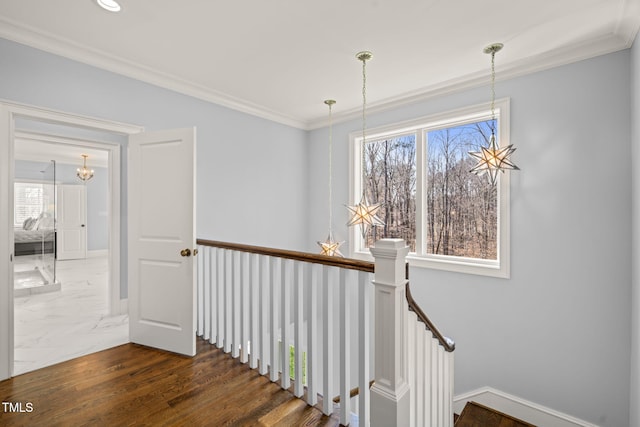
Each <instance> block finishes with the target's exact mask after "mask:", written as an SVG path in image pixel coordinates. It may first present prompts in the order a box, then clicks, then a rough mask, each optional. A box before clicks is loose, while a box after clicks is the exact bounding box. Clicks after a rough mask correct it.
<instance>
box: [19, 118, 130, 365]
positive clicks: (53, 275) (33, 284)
mask: <svg viewBox="0 0 640 427" xmlns="http://www.w3.org/2000/svg"><path fill="white" fill-rule="evenodd" d="M20 125H22V126H24V124H23V123H21V124H20ZM56 131H58V132H59V131H60V130H56ZM88 142H89V141H86V140H79V139H72V138H64V137H62V136H54V135H50V134H42V133H33V132H28V131H25V130H22V129H21V130H17V131H16V138H15V141H14V177H15V184H14V212H15V214H14V216H17V217H18V218H16V219H14V226H15V225H16V224H18V223H20V224H23V222H24V224H25V225H26V226H27V227H26V228H31V229H32V230H24V228H25V227H17V226H16V228H15V229H14V240H15V243H14V247H15V254H14V255H15V256H14V325H15V326H14V343H15V345H14V374H15V375H18V374H22V373H25V372H29V371H32V370H35V369H39V368H42V367H45V366H50V365H52V364H56V363H59V362H62V361H65V360H68V359H71V358H74V357H77V356H81V355H85V354H89V353H93V352H95V351H100V350H103V349H106V348H110V347H113V346H115V345H120V344H123V343H126V342H128V334H127V316H126V315H114V316H110V315H109V314H110V312H109V294H110V292H109V286H110V284H111V283H112V282H111V281H110V280H109V239H108V229H109V223H110V218H109V209H108V206H109V204H110V201H109V200H108V199H109V194H110V192H109V179H108V177H109V167H108V166H109V165H108V155H109V152H108V150H104V149H101V148H96V147H97V146H99V143H96V142H95V141H94V142H93V144H91V145H87V143H88ZM82 156H87V157H86V158H84V160H83V157H82ZM44 159H53V160H50V161H48V162H47V161H44ZM87 161H88V164H87V163H86V162H87ZM83 162H84V163H85V164H86V165H87V166H88V168H87V170H89V171H93V172H94V174H93V176H91V177H90V178H89V177H88V176H89V174H87V175H86V176H84V175H83V177H84V178H85V179H81V178H80V177H79V176H78V172H77V171H78V169H82V168H83V167H84V166H83ZM79 166H80V167H79ZM51 169H53V171H55V172H52V171H51ZM42 175H44V178H45V179H43V180H38V179H37V178H38V177H39V176H42ZM41 187H44V189H45V190H46V191H39V190H41ZM21 192H23V193H25V194H24V197H22V196H21ZM30 199H33V200H30ZM41 199H44V200H42V201H41ZM40 204H42V205H44V206H45V209H41V208H40ZM18 214H20V215H18ZM23 217H24V218H23ZM44 219H50V221H49V222H46V221H44ZM30 220H31V221H33V222H35V223H36V224H35V225H33V224H30ZM44 232H46V233H47V234H46V236H47V237H48V238H47V239H44V242H45V243H43V244H42V245H40V244H39V242H38V244H36V245H34V246H33V248H32V247H29V246H25V245H28V242H25V243H22V242H21V241H24V240H27V239H26V238H27V237H29V235H30V234H34V233H35V237H37V238H38V239H39V238H40V234H43V233H44ZM41 247H42V248H41ZM32 249H34V250H33V251H32ZM35 249H37V253H32V252H35ZM41 249H42V253H40V251H41ZM42 273H46V275H43V276H42V278H41V279H40V280H38V279H39V277H38V275H39V274H42ZM52 279H53V280H52Z"/></svg>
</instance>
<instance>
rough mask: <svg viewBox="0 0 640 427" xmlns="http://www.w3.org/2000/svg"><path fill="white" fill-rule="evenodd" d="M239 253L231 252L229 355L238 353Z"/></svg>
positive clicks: (235, 355) (232, 355) (237, 354)
mask: <svg viewBox="0 0 640 427" xmlns="http://www.w3.org/2000/svg"><path fill="white" fill-rule="evenodd" d="M238 256H239V253H238V252H237V251H232V252H231V272H232V273H231V306H230V307H231V316H230V317H231V357H233V358H236V357H238V356H239V355H240V268H239V267H240V265H239V264H240V262H239V261H238Z"/></svg>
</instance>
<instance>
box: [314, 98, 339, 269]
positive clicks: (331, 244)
mask: <svg viewBox="0 0 640 427" xmlns="http://www.w3.org/2000/svg"><path fill="white" fill-rule="evenodd" d="M324 103H325V104H327V105H328V106H329V235H328V236H327V239H326V240H325V241H324V242H318V245H320V254H321V255H327V256H337V257H342V256H343V255H342V253H340V246H341V245H342V244H343V243H344V242H337V241H335V240H334V239H333V231H332V226H333V207H332V204H331V202H332V200H331V199H332V182H331V181H332V180H331V178H332V176H331V175H332V174H333V168H332V165H331V159H332V157H333V154H332V146H333V135H332V133H333V124H332V115H331V107H332V106H333V105H334V104H335V103H336V101H334V100H333V99H327V100H326V101H324Z"/></svg>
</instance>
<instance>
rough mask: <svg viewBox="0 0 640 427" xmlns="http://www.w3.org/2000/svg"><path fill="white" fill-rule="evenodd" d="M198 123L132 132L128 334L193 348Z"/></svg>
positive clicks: (166, 346)
mask: <svg viewBox="0 0 640 427" xmlns="http://www.w3.org/2000/svg"><path fill="white" fill-rule="evenodd" d="M194 156H195V129H177V130H168V131H159V132H145V133H141V134H136V135H131V136H130V137H129V177H128V179H129V186H128V187H129V208H128V209H129V221H128V225H129V233H128V234H129V336H130V339H131V341H132V342H135V343H138V344H143V345H146V346H150V347H156V348H160V349H163V350H169V351H173V352H176V353H181V354H185V355H189V356H193V355H195V351H196V348H195V336H196V335H195V330H196V329H195V315H194V308H195V297H196V295H195V285H196V283H195V280H196V274H195V270H196V264H195V260H194V258H193V256H191V255H192V254H193V250H194V248H195V240H196V236H195V157H194Z"/></svg>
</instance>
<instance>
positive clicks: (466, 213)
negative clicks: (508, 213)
mask: <svg viewBox="0 0 640 427" xmlns="http://www.w3.org/2000/svg"><path fill="white" fill-rule="evenodd" d="M492 127H495V120H487V121H482V122H477V123H471V124H466V125H461V126H456V127H450V128H445V129H440V130H434V131H430V132H428V133H427V152H428V154H427V177H426V186H425V188H426V200H427V210H426V225H427V233H426V234H427V235H426V246H425V249H426V253H428V254H438V255H450V256H458V257H469V258H480V259H486V260H496V259H497V238H498V209H497V190H496V187H495V186H493V185H491V184H489V182H488V180H487V178H486V177H485V176H478V175H475V174H472V173H469V170H470V169H471V168H472V167H473V166H474V164H475V160H474V159H473V158H472V157H470V156H469V155H468V152H469V151H476V150H477V151H479V147H481V146H484V147H486V146H487V144H488V141H489V137H490V136H491V129H492Z"/></svg>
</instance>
